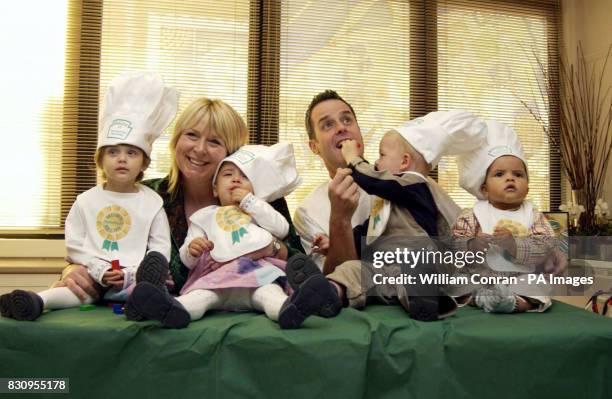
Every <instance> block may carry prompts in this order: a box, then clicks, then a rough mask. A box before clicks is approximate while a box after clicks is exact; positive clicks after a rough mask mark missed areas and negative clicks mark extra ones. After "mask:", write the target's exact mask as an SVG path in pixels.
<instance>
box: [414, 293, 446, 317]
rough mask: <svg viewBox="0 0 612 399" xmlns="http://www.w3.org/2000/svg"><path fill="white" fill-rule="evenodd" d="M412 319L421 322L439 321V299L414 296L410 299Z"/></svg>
mask: <svg viewBox="0 0 612 399" xmlns="http://www.w3.org/2000/svg"><path fill="white" fill-rule="evenodd" d="M409 301H410V302H409V305H408V309H409V314H410V318H411V319H414V320H419V321H436V320H438V312H439V310H438V309H439V307H440V304H439V298H438V297H437V296H412V297H409Z"/></svg>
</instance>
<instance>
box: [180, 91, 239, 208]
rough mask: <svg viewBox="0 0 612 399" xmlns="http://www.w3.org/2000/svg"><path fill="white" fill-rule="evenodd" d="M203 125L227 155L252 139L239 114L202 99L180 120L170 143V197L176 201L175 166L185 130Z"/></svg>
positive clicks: (183, 114)
mask: <svg viewBox="0 0 612 399" xmlns="http://www.w3.org/2000/svg"><path fill="white" fill-rule="evenodd" d="M202 122H203V123H204V124H205V125H206V127H207V128H209V129H212V130H214V131H215V133H216V134H217V135H218V136H219V139H220V140H221V141H222V142H223V145H224V146H225V149H226V150H227V153H228V155H229V154H231V153H233V152H235V151H236V150H237V149H238V148H240V147H242V146H243V145H244V144H246V143H247V140H248V138H249V132H248V130H247V126H246V124H245V123H244V120H243V119H242V117H241V116H240V114H239V113H238V112H236V110H235V109H234V108H232V107H231V106H230V105H229V104H227V103H225V102H223V101H222V100H217V99H209V98H206V97H201V98H198V99H197V100H195V101H193V102H192V103H191V104H189V105H188V106H187V108H185V110H184V111H183V112H182V113H181V115H180V116H179V117H178V119H177V121H176V124H175V125H174V132H173V133H172V138H171V139H170V158H171V164H170V165H171V166H170V173H169V184H168V193H170V194H171V195H172V196H173V197H174V195H175V194H176V191H177V188H178V186H179V183H180V179H181V171H180V170H179V168H178V164H177V163H176V145H177V143H178V141H179V139H180V138H181V136H182V135H183V132H185V130H187V129H189V128H191V127H193V126H195V125H197V124H199V123H202Z"/></svg>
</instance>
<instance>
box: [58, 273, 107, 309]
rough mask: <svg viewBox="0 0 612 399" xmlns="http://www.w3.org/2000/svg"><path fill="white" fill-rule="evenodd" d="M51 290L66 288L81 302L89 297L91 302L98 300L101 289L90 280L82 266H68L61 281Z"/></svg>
mask: <svg viewBox="0 0 612 399" xmlns="http://www.w3.org/2000/svg"><path fill="white" fill-rule="evenodd" d="M52 287H53V288H57V287H67V288H68V289H69V290H70V291H72V293H73V294H74V295H76V296H77V297H78V298H79V299H80V300H81V301H84V300H86V299H87V298H89V297H91V298H92V299H93V301H94V302H95V301H97V300H99V299H100V293H101V292H102V287H100V284H98V283H96V281H95V280H94V279H93V278H91V276H90V275H89V272H88V271H87V268H86V267H85V266H83V265H69V266H67V267H66V268H65V269H64V271H63V272H62V279H61V280H60V281H58V282H56V283H54V284H53V286H52Z"/></svg>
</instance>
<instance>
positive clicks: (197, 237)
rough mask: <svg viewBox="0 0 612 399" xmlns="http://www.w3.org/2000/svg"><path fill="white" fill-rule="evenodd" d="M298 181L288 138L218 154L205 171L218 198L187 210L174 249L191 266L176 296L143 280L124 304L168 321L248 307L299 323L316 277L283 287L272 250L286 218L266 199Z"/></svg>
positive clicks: (183, 322) (283, 322)
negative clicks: (290, 289)
mask: <svg viewBox="0 0 612 399" xmlns="http://www.w3.org/2000/svg"><path fill="white" fill-rule="evenodd" d="M300 182H301V179H300V178H299V176H298V174H297V170H296V168H295V158H294V155H293V146H292V145H291V144H289V143H278V144H275V145H273V146H270V147H268V146H263V145H246V146H243V147H242V148H241V149H239V150H238V151H237V152H235V153H233V154H232V155H230V156H229V157H227V158H225V159H224V160H223V161H221V163H220V164H219V167H218V168H217V171H216V173H215V176H214V177H213V192H214V194H215V196H216V197H217V198H218V200H219V204H220V205H212V206H208V207H206V208H202V209H200V210H198V211H197V212H195V213H194V214H193V215H192V216H191V217H190V221H191V224H190V226H189V230H188V232H187V237H186V238H185V243H184V244H183V246H182V247H181V248H180V256H181V260H182V261H183V263H184V264H185V266H187V267H188V268H190V269H191V272H190V274H189V278H188V280H187V282H186V283H185V286H184V287H183V289H182V290H181V295H180V296H179V297H177V298H173V297H171V296H170V295H168V294H167V293H166V292H164V291H163V290H160V289H159V288H158V287H156V286H154V285H152V284H148V283H143V284H138V285H137V286H136V288H135V289H134V292H133V294H132V296H131V297H130V302H129V303H128V305H129V306H134V307H136V309H137V310H138V312H139V313H141V314H143V315H144V316H145V317H148V318H151V319H155V320H159V321H160V322H161V323H162V325H164V326H165V327H170V328H183V327H185V326H187V325H188V324H189V322H190V321H192V320H198V319H200V318H201V317H202V316H203V315H204V314H205V313H206V312H207V311H208V310H214V309H221V310H233V311H239V310H253V309H254V310H257V311H260V312H264V313H265V314H266V315H267V316H268V317H269V318H270V319H272V320H274V321H277V322H278V323H279V325H280V327H281V328H297V327H299V326H300V325H301V323H302V322H303V320H304V319H305V318H306V317H307V316H308V315H309V314H311V313H312V311H311V310H310V309H311V308H312V307H313V305H312V303H311V302H317V301H321V300H323V299H322V298H321V296H320V295H308V293H310V292H311V291H317V290H316V286H317V284H320V282H317V281H313V282H311V283H310V285H309V286H308V287H305V288H304V289H303V290H301V291H296V292H295V293H294V294H293V295H292V296H291V297H288V296H287V294H286V293H285V291H284V289H283V286H282V284H283V283H284V282H285V281H286V277H285V272H284V269H285V263H286V262H285V261H283V260H280V259H278V258H277V256H278V253H279V250H280V249H281V245H280V241H279V240H282V239H284V238H285V237H286V236H287V234H288V233H289V223H288V222H287V220H286V219H285V218H284V217H283V216H282V214H280V213H279V212H278V211H276V210H275V209H274V208H273V207H272V206H271V205H270V204H269V202H271V201H274V200H276V199H278V198H281V197H284V196H286V195H288V194H289V193H291V192H292V191H293V190H294V189H295V188H296V187H297V186H298V185H299V183H300ZM313 286H314V287H315V289H313ZM305 292H306V293H305Z"/></svg>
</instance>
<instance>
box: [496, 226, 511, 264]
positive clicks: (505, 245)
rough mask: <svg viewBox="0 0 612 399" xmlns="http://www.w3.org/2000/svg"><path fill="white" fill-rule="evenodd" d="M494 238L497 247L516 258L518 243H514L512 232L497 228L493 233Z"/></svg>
mask: <svg viewBox="0 0 612 399" xmlns="http://www.w3.org/2000/svg"><path fill="white" fill-rule="evenodd" d="M493 237H494V238H495V243H496V244H497V245H499V246H500V247H501V248H502V249H505V250H506V251H508V253H510V255H511V256H512V257H516V241H514V237H513V236H512V232H511V231H510V230H508V229H506V228H504V227H497V228H495V231H494V232H493Z"/></svg>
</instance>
